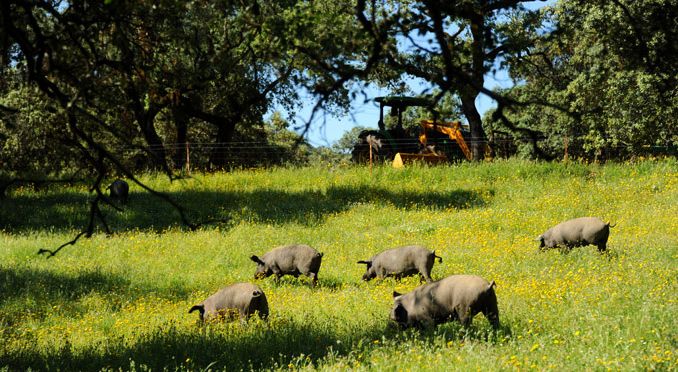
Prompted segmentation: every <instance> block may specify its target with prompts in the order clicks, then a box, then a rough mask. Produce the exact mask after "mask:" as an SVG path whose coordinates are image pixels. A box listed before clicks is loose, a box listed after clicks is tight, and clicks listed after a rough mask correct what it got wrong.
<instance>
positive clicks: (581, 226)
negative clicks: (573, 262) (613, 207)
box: [537, 217, 614, 252]
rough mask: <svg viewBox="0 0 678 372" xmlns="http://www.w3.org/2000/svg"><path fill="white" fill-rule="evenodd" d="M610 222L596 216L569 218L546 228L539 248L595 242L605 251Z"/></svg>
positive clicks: (599, 249) (539, 238)
mask: <svg viewBox="0 0 678 372" xmlns="http://www.w3.org/2000/svg"><path fill="white" fill-rule="evenodd" d="M610 227H614V225H612V226H610V223H609V222H608V223H605V222H603V221H601V220H600V219H599V218H596V217H580V218H575V219H572V220H568V221H565V222H562V223H559V224H558V225H556V226H554V227H552V228H550V229H548V230H546V232H545V233H543V234H541V235H539V237H538V238H537V240H539V241H540V245H539V248H540V249H544V247H547V248H554V247H557V246H564V247H567V248H572V247H579V246H582V245H589V244H593V245H596V246H598V251H600V252H605V249H607V238H608V237H609V236H610Z"/></svg>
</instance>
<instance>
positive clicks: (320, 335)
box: [0, 159, 678, 371]
mask: <svg viewBox="0 0 678 372" xmlns="http://www.w3.org/2000/svg"><path fill="white" fill-rule="evenodd" d="M144 181H146V182H148V183H150V184H151V185H153V186H154V187H157V188H158V189H160V190H163V191H165V192H167V193H169V194H170V195H171V196H172V197H174V198H175V199H176V200H178V201H179V202H181V203H182V204H183V205H185V206H186V207H187V209H188V210H189V215H190V217H191V218H193V219H197V220H201V219H214V218H228V222H227V223H221V224H212V225H205V226H203V227H202V228H200V229H199V230H198V231H194V232H190V231H188V230H186V229H184V228H182V227H181V226H180V225H178V224H177V221H178V216H177V214H176V212H175V211H173V210H172V209H171V207H169V206H168V205H165V204H163V203H162V202H161V201H160V200H158V199H155V198H153V197H152V196H150V195H148V194H146V193H145V192H143V191H142V190H140V189H139V188H137V187H135V186H132V190H131V197H130V202H129V204H128V205H127V206H126V207H125V209H124V211H123V212H117V211H115V210H113V209H111V208H106V209H105V213H106V215H107V217H108V218H109V222H110V225H111V227H112V229H113V230H114V231H116V233H115V234H114V235H113V236H109V237H107V236H105V235H104V234H101V233H99V234H96V235H95V236H94V237H92V238H91V239H82V240H81V241H79V242H78V243H77V245H75V246H72V247H67V248H65V249H64V250H63V251H61V252H60V253H59V254H58V255H57V256H56V257H54V258H51V259H46V258H44V257H42V256H38V255H36V252H37V251H38V250H39V249H40V248H49V249H53V248H55V247H57V246H59V245H61V244H62V243H64V242H66V241H68V240H70V239H72V238H73V236H74V235H75V234H76V233H77V230H78V229H79V228H81V226H82V224H83V223H85V220H86V215H87V204H86V202H87V200H88V198H90V197H91V195H89V194H88V193H87V189H86V188H85V187H81V188H78V187H73V188H67V189H63V188H56V187H55V188H51V189H48V190H41V191H39V192H37V191H33V190H28V189H18V190H13V191H11V192H10V195H9V197H8V198H7V199H4V200H0V203H1V204H0V206H1V208H0V369H2V367H3V366H4V367H6V368H8V369H12V370H15V369H20V370H23V369H28V368H31V369H61V370H74V369H75V370H100V369H104V370H118V369H122V370H146V369H152V370H159V369H170V370H175V369H179V370H198V369H205V368H207V369H213V370H224V369H225V370H239V369H245V370H249V369H273V370H275V369H285V370H287V369H290V368H292V369H313V368H317V369H334V370H343V369H346V368H357V369H362V368H364V369H378V370H382V369H386V370H396V369H397V370H401V369H403V370H407V369H411V370H441V369H442V368H444V369H447V370H460V371H462V370H463V371H465V370H470V369H473V370H501V369H513V368H520V369H530V368H536V369H554V370H580V369H593V370H603V369H608V368H609V369H615V370H616V369H623V370H628V369H634V370H638V369H659V370H667V369H669V370H670V369H677V368H678V331H676V330H678V320H676V319H677V318H678V317H676V314H678V303H677V301H678V282H677V281H676V278H678V233H677V231H678V188H677V186H678V163H676V161H675V159H670V160H662V161H650V160H647V161H642V162H637V163H625V164H608V165H604V166H601V165H587V164H579V163H567V164H563V163H533V162H523V161H498V162H494V163H489V164H470V163H462V164H458V165H454V166H449V167H435V168H428V167H409V168H406V169H402V170H395V169H391V168H389V167H377V168H375V169H374V173H373V175H372V176H370V173H369V170H368V169H366V168H344V167H334V168H332V167H312V168H302V169H295V168H291V169H287V168H281V169H273V170H257V171H239V172H232V173H226V174H214V175H194V177H193V178H192V179H187V180H183V181H178V182H174V183H170V182H169V181H167V180H166V179H164V178H162V177H156V176H152V175H148V176H145V177H144ZM584 215H592V216H599V217H601V218H603V219H604V220H606V221H611V222H612V223H616V227H614V228H613V229H612V232H611V236H610V240H609V243H608V248H609V249H610V251H611V252H610V253H609V254H608V255H600V254H598V252H597V250H596V248H595V247H593V246H589V247H583V248H576V249H574V250H572V251H571V252H569V253H566V252H561V251H558V250H551V251H547V252H543V253H540V252H539V251H538V249H537V245H538V243H537V242H536V241H534V239H535V238H536V237H537V236H538V235H539V234H540V233H542V232H543V231H544V230H546V229H547V228H548V227H550V226H552V225H554V224H556V223H558V222H560V221H562V220H564V219H568V218H572V217H578V216H584ZM288 243H306V244H309V245H311V246H313V247H315V248H317V249H318V250H319V251H321V252H324V253H325V256H324V258H323V265H322V268H321V270H320V275H319V277H320V286H319V288H315V289H314V288H311V287H310V286H309V285H308V283H309V282H308V280H305V278H302V279H299V280H297V279H294V278H290V279H287V278H285V279H283V280H282V281H281V282H280V283H278V284H276V283H274V282H273V280H272V279H266V280H260V281H256V283H258V284H259V285H260V286H261V287H262V288H263V289H264V291H265V292H266V295H267V297H268V299H269V304H270V307H271V319H270V320H269V322H267V323H266V322H261V321H251V322H249V323H248V324H241V323H239V322H237V321H236V322H231V323H216V324H209V325H206V326H200V325H199V323H198V322H197V316H196V315H195V314H188V313H187V311H188V309H189V308H190V307H191V306H192V305H194V304H196V303H198V302H200V301H201V300H203V299H204V298H205V297H207V296H208V295H209V294H211V293H213V292H214V291H216V290H217V289H218V288H220V287H222V286H225V285H227V284H230V283H233V282H239V281H254V280H253V279H252V276H253V274H254V264H253V263H252V262H251V261H250V260H249V256H250V255H251V254H261V253H264V252H266V251H268V250H270V249H271V248H273V247H274V246H277V245H281V244H288ZM404 244H423V245H426V246H428V247H429V248H431V249H435V250H436V253H437V254H439V255H440V256H442V257H443V263H441V264H438V263H436V266H434V269H433V277H434V278H442V277H444V276H447V275H451V274H458V273H473V274H478V275H481V276H483V277H485V278H486V279H488V280H495V281H496V282H497V285H498V287H497V288H496V291H497V296H498V301H499V308H500V320H501V323H502V327H501V328H500V329H499V330H498V331H493V330H492V329H491V327H490V326H489V324H488V323H487V321H486V320H485V319H484V318H483V316H482V315H478V316H477V317H476V318H475V319H474V322H473V324H472V326H471V327H470V328H468V329H465V328H463V327H461V326H460V325H459V324H457V323H447V324H444V325H441V326H439V327H437V328H435V329H429V330H423V331H418V330H408V331H401V330H399V329H396V328H394V327H392V326H391V325H390V324H389V322H388V313H389V311H390V307H391V304H392V297H391V293H392V291H393V290H394V289H395V290H398V291H400V292H403V291H409V290H411V289H413V288H414V287H416V286H417V285H418V284H419V282H418V279H415V278H411V279H406V280H404V281H402V282H396V281H394V280H392V279H387V280H383V281H373V282H370V283H364V282H361V281H360V278H361V275H362V271H363V270H364V266H363V265H358V264H356V261H357V260H359V259H365V258H368V257H370V256H371V255H372V254H374V253H376V252H378V251H381V250H384V249H387V248H391V247H394V246H398V245H404Z"/></svg>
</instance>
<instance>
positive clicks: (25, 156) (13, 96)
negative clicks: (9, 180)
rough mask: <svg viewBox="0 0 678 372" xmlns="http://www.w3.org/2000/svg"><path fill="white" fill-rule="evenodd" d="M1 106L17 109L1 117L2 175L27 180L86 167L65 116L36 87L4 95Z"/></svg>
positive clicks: (1, 97) (0, 168)
mask: <svg viewBox="0 0 678 372" xmlns="http://www.w3.org/2000/svg"><path fill="white" fill-rule="evenodd" d="M0 105H3V106H6V107H12V108H17V111H16V112H14V113H12V114H11V115H5V116H4V117H0V173H5V175H7V174H13V175H14V176H17V177H23V178H44V177H45V176H48V175H60V174H61V173H64V172H67V171H69V170H73V169H77V168H78V167H80V166H82V165H83V162H82V159H80V158H79V156H78V155H77V151H76V149H75V148H74V147H73V146H70V142H72V141H73V139H72V138H71V136H70V135H69V132H68V124H67V123H66V120H65V116H64V114H63V112H61V111H60V110H59V109H58V108H55V107H54V106H53V105H52V103H51V102H50V101H49V100H48V99H46V97H45V96H44V94H42V93H41V92H40V91H39V90H37V89H35V88H34V87H30V86H27V87H21V88H18V89H15V90H11V91H9V92H7V93H6V94H5V95H4V96H0Z"/></svg>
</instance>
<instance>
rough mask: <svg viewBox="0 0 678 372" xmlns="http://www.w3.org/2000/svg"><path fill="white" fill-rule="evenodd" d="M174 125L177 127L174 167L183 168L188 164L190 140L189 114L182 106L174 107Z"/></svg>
mask: <svg viewBox="0 0 678 372" xmlns="http://www.w3.org/2000/svg"><path fill="white" fill-rule="evenodd" d="M172 116H173V117H174V126H175V127H176V129H177V146H179V147H177V151H176V152H175V153H174V156H173V163H174V169H182V168H183V167H184V166H185V165H186V151H187V149H186V141H188V120H189V116H188V115H187V114H186V113H185V112H184V111H183V110H182V109H180V108H176V107H175V108H173V109H172Z"/></svg>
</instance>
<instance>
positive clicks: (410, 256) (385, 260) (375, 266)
mask: <svg viewBox="0 0 678 372" xmlns="http://www.w3.org/2000/svg"><path fill="white" fill-rule="evenodd" d="M436 258H438V262H443V259H442V257H440V256H436V252H435V251H433V252H431V251H429V250H428V249H426V248H424V247H422V246H419V245H408V246H405V247H400V248H393V249H389V250H386V251H383V252H381V253H379V254H377V255H375V256H373V257H372V258H370V259H369V260H368V261H358V263H359V264H365V265H367V271H366V272H365V274H364V275H363V280H365V281H368V280H370V279H373V278H375V277H377V276H378V277H379V278H384V277H386V276H395V277H396V279H400V278H402V277H404V276H408V275H414V274H417V273H419V275H421V277H422V278H424V279H426V282H427V283H430V282H431V281H432V280H431V269H432V268H433V263H434V262H435V259H436Z"/></svg>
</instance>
